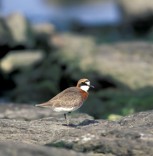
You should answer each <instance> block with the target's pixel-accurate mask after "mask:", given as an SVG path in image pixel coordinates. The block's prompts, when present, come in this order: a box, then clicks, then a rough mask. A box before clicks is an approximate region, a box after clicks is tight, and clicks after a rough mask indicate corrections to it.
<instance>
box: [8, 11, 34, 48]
mask: <svg viewBox="0 0 153 156" xmlns="http://www.w3.org/2000/svg"><path fill="white" fill-rule="evenodd" d="M6 24H7V26H8V28H9V31H10V33H11V35H12V37H13V41H14V47H16V46H23V47H27V48H30V47H33V46H34V45H35V41H34V32H33V30H32V27H31V25H30V23H29V22H28V20H27V19H26V18H25V17H24V16H23V15H22V14H20V13H13V14H10V15H9V16H8V17H7V18H6Z"/></svg>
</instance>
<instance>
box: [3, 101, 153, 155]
mask: <svg viewBox="0 0 153 156" xmlns="http://www.w3.org/2000/svg"><path fill="white" fill-rule="evenodd" d="M14 107H17V106H16V105H13V104H12V106H9V107H7V106H6V105H5V108H4V107H2V110H1V111H2V112H5V111H6V110H5V109H11V108H13V109H12V110H11V111H12V112H13V111H14V113H15V112H16V110H14ZM22 109H24V110H27V111H25V112H24V115H27V116H30V115H29V113H28V111H31V110H33V111H32V112H33V114H36V116H37V113H38V112H39V109H40V108H34V107H33V108H32V106H24V107H23V108H22V106H20V109H18V112H20V110H21V112H22ZM37 109H38V110H37ZM45 111H48V109H44V116H45V114H46V113H45ZM2 114H3V113H2ZM44 116H43V117H44ZM37 117H38V118H37V119H36V118H31V119H30V118H29V119H28V120H27V118H25V119H24V117H23V118H22V119H21V118H20V117H19V118H16V117H14V116H12V118H9V119H6V115H5V119H4V118H3V117H2V118H1V119H0V131H1V133H0V139H1V143H0V152H7V150H8V149H9V152H10V154H13V153H12V152H13V149H15V150H16V152H17V153H18V152H19V151H20V150H21V151H24V152H27V151H29V153H31V152H32V151H33V152H36V153H37V152H40V151H41V152H42V153H43V154H44V152H47V153H48V152H49V151H50V152H51V153H52V152H55V153H58V152H59V154H60V153H61V152H62V151H63V152H65V153H66V152H67V150H73V151H75V152H74V154H76V153H78V152H79V153H78V154H80V153H82V154H84V153H85V154H91V153H92V154H93V155H97V154H102V155H107V156H108V155H133V156H141V155H142V156H143V155H146V154H147V155H152V154H153V149H152V146H153V139H152V138H153V135H152V130H153V111H148V112H140V113H137V114H133V115H130V116H126V117H124V118H121V119H120V120H117V121H108V120H102V119H100V120H94V119H93V118H92V117H90V116H88V115H86V114H72V115H71V116H69V117H70V121H71V125H69V126H66V125H65V120H64V118H63V117H60V116H58V117H50V118H48V117H47V118H42V119H40V116H39V115H38V116H37ZM10 142H17V143H16V144H13V145H12V144H10ZM44 146H47V147H44ZM7 147H9V148H7ZM53 147H56V148H53ZM57 148H58V149H57ZM63 148H65V150H63ZM25 149H27V150H26V151H25ZM69 152H70V153H71V151H69ZM47 153H46V154H47ZM72 153H73V152H72ZM53 154H54V153H53ZM63 155H64V153H63Z"/></svg>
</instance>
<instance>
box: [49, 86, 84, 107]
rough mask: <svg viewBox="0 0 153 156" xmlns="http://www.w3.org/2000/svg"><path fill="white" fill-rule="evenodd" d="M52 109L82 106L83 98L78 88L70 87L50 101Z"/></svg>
mask: <svg viewBox="0 0 153 156" xmlns="http://www.w3.org/2000/svg"><path fill="white" fill-rule="evenodd" d="M48 103H50V104H51V105H52V107H55V106H56V107H62V106H64V107H66V106H67V107H75V106H78V105H81V104H82V96H81V94H80V90H79V89H78V88H76V87H70V88H67V89H65V90H64V91H62V92H61V93H59V94H57V95H56V96H55V97H54V98H52V99H51V100H49V101H48Z"/></svg>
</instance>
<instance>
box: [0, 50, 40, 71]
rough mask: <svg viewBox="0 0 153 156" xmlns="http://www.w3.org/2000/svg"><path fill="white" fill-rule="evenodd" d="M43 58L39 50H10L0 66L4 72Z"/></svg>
mask: <svg viewBox="0 0 153 156" xmlns="http://www.w3.org/2000/svg"><path fill="white" fill-rule="evenodd" d="M42 59H43V52H42V51H41V50H20V51H19V50H18V51H15V50H13V51H10V53H9V54H7V55H6V56H5V57H4V58H3V59H2V62H1V68H2V70H3V71H5V72H7V73H8V72H12V71H13V70H16V69H21V68H24V67H28V66H32V65H34V64H35V63H36V62H39V61H41V60H42Z"/></svg>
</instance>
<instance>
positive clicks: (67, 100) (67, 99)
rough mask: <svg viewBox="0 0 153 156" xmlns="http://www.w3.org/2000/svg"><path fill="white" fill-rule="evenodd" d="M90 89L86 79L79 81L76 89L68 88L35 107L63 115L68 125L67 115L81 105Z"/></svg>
mask: <svg viewBox="0 0 153 156" xmlns="http://www.w3.org/2000/svg"><path fill="white" fill-rule="evenodd" d="M90 87H92V88H94V86H92V85H91V84H90V81H89V80H88V79H85V78H84V79H80V80H79V81H78V83H77V85H76V87H69V88H67V89H65V90H63V91H62V92H60V93H59V94H57V95H56V96H55V97H53V98H52V99H50V100H49V101H48V102H45V103H42V104H38V105H36V106H39V107H46V108H50V109H51V110H52V111H54V112H56V113H59V114H64V117H65V120H66V123H67V125H69V121H68V118H67V113H70V112H72V111H75V110H77V109H78V108H80V107H81V106H82V105H83V103H84V101H85V100H86V99H87V97H88V90H89V88H90Z"/></svg>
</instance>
